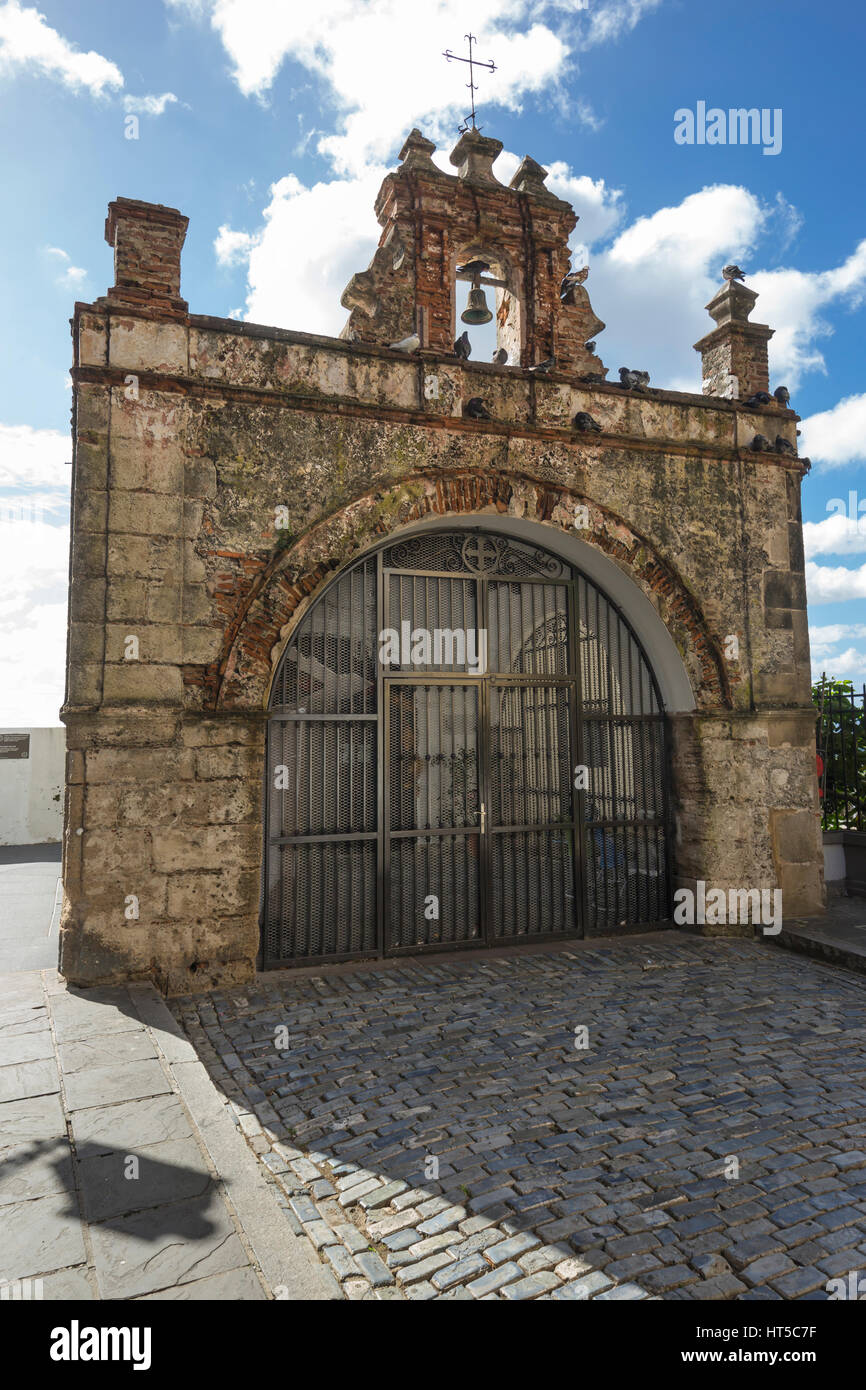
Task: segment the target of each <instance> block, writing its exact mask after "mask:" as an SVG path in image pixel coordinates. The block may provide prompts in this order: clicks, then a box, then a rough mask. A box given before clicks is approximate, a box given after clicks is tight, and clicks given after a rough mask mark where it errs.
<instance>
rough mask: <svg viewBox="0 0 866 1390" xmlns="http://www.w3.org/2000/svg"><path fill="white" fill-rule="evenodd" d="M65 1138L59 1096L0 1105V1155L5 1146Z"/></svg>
mask: <svg viewBox="0 0 866 1390" xmlns="http://www.w3.org/2000/svg"><path fill="white" fill-rule="evenodd" d="M65 1138H66V1119H65V1116H64V1114H63V1107H62V1105H61V1103H60V1096H59V1095H48V1096H35V1097H34V1098H32V1099H30V1100H10V1101H6V1103H5V1104H4V1105H0V1152H2V1150H3V1149H4V1148H6V1147H9V1148H15V1147H17V1146H18V1145H21V1144H45V1143H47V1142H49V1141H51V1140H53V1139H65Z"/></svg>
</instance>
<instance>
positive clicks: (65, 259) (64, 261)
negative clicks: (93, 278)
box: [45, 246, 87, 289]
mask: <svg viewBox="0 0 866 1390" xmlns="http://www.w3.org/2000/svg"><path fill="white" fill-rule="evenodd" d="M45 254H46V255H47V256H50V257H51V258H52V260H53V261H54V263H55V264H58V267H59V274H58V275H57V284H58V285H62V286H63V287H64V289H78V288H79V287H80V286H81V285H83V284H84V282H85V280H86V279H87V271H86V270H82V268H81V266H80V265H73V264H72V257H71V256H70V255H69V253H68V251H64V250H62V249H61V247H59V246H46V248H45Z"/></svg>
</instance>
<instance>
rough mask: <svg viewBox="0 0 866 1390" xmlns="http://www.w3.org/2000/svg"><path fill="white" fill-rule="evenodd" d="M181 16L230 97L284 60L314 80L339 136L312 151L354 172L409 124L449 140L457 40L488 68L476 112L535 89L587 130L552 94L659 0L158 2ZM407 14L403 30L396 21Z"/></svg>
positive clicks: (256, 88)
mask: <svg viewBox="0 0 866 1390" xmlns="http://www.w3.org/2000/svg"><path fill="white" fill-rule="evenodd" d="M167 3H168V4H169V5H170V6H171V7H172V8H174V9H175V10H176V11H181V12H185V13H186V14H187V15H188V16H190V17H195V18H202V17H203V16H205V15H207V16H208V17H209V19H210V23H211V25H212V27H213V28H214V29H215V30H216V31H217V33H218V34H219V36H220V39H221V42H222V44H223V47H224V49H225V51H226V53H227V55H228V57H229V59H230V61H231V64H232V76H233V78H234V80H235V82H236V83H237V85H238V87H239V89H240V90H241V92H243V93H244V94H245V95H247V96H255V97H258V98H259V99H265V98H266V97H267V94H268V92H269V91H270V88H271V87H272V85H273V83H274V80H275V78H276V76H277V74H278V73H279V71H280V69H281V67H282V66H283V64H284V63H285V62H286V61H287V60H289V59H291V60H293V61H295V62H297V63H300V64H302V65H303V66H304V67H305V68H306V69H307V71H308V72H310V73H311V74H313V76H314V77H316V78H318V79H319V80H320V81H321V82H323V83H324V84H325V87H326V91H327V93H328V95H329V97H330V100H331V103H332V104H333V106H334V107H335V108H336V110H337V112H338V121H339V128H338V130H337V131H336V132H334V133H331V134H328V135H324V134H323V135H321V136H320V138H319V141H318V150H319V152H320V153H321V154H323V155H325V156H326V157H327V158H328V159H329V160H330V161H331V163H332V164H333V167H334V169H335V171H336V172H337V173H341V174H348V175H352V176H358V175H359V174H361V172H362V171H363V170H364V169H365V168H366V166H367V165H369V164H374V163H375V164H379V163H382V162H383V161H385V160H386V159H388V157H389V156H390V155H391V154H392V153H393V151H394V148H395V144H397V145H399V143H400V141H401V139H402V137H403V135H404V134H405V133H406V131H408V130H409V128H410V127H411V126H412V125H422V126H423V127H424V128H425V130H427V131H428V132H429V133H430V135H431V136H432V137H433V138H434V139H452V140H456V135H455V127H456V125H457V123H458V122H459V121H460V120H461V119H462V118H463V117H464V116H465V115H466V112H467V110H468V102H467V100H466V98H467V95H468V94H467V92H466V87H465V81H466V73H465V69H464V65H463V64H459V63H452V64H451V65H450V69H449V65H448V64H447V63H446V61H445V59H444V58H443V56H442V55H443V53H444V52H445V50H446V49H451V50H453V51H454V52H455V54H459V55H461V56H462V54H463V53H464V51H465V48H464V44H463V37H462V36H463V35H464V34H465V33H466V32H467V30H469V29H471V31H472V33H473V34H474V35H476V36H477V39H478V43H477V46H476V49H475V53H476V56H477V57H478V58H479V59H480V60H481V61H482V62H484V61H488V60H490V59H492V60H493V61H494V62H495V63H496V71H495V72H488V71H484V70H482V71H481V72H480V73H478V74H477V77H476V80H477V82H478V84H479V94H478V98H477V99H478V101H479V102H480V103H481V105H482V107H484V108H486V109H489V108H490V106H491V105H498V106H503V107H505V108H507V109H508V110H511V111H519V110H521V109H522V106H521V103H522V101H523V99H524V98H525V97H526V96H528V95H532V94H534V93H537V92H540V91H541V90H543V89H553V97H554V99H555V100H557V101H558V104H559V105H560V106H561V107H563V109H565V110H567V112H568V114H569V116H570V118H571V120H572V122H581V123H583V124H586V125H588V126H589V127H590V128H592V129H595V128H597V127H598V125H599V121H598V120H597V118H596V117H595V116H594V114H593V112H592V110H591V108H590V107H589V105H588V103H587V102H586V100H585V99H584V98H582V97H581V96H580V94H579V93H570V94H569V96H568V98H566V97H565V96H564V94H563V93H562V92H560V91H558V83H559V81H560V79H561V78H562V77H563V76H564V75H565V74H566V72H571V71H572V69H571V65H570V59H571V55H572V54H573V53H574V52H576V51H578V50H579V49H580V48H587V47H590V46H592V45H593V44H598V43H604V42H608V41H611V40H613V39H616V38H617V37H618V36H619V35H620V34H621V33H623V32H625V31H628V30H631V29H633V28H634V26H635V25H636V24H637V23H638V21H639V20H640V19H641V17H642V16H643V15H644V14H646V13H648V12H649V11H650V10H652V9H655V8H656V7H657V6H658V5H659V4H660V3H661V0H425V3H424V4H416V5H413V6H412V7H411V9H407V6H406V3H405V0H319V4H318V5H316V6H303V5H298V4H285V3H284V2H283V0H167ZM410 17H411V24H409V23H408V22H407V21H408V19H409V18H410Z"/></svg>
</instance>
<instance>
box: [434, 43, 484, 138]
mask: <svg viewBox="0 0 866 1390" xmlns="http://www.w3.org/2000/svg"><path fill="white" fill-rule="evenodd" d="M463 37H464V39H468V40H469V57H468V58H461V57H460V55H459V54H458V53H452V52H451V49H450V48H447V49H446V50H445V52H444V53H443V54H442V57H443V58H447V59H448V61H449V63H450V62H451V59H452V58H453V59H454V61H455V62H456V63H468V64H469V81H468V82H467V83H466V86H467V87H468V88H469V92H470V95H471V100H472V112H471V114H470V115H469V116H467V117H466V119H465V121H464V122H463V124H462V125H459V126H458V127H457V129H458V130H459V132H460V134H461V135H465V134H466V132H467V130H468V129H469V122H470V121H471V122H472V129H473V130H480V129H481V127H480V126H477V125H476V124H475V93H476V91H477V90H478V88H477V87H476V86H475V82H474V77H475V72H474V69H475V68H487V70H488V72H495V71H496V64H495V63H481V62H479V61H478V59H477V58H473V56H472V45H473V44H474V43H475V35H474V34H464V35H463Z"/></svg>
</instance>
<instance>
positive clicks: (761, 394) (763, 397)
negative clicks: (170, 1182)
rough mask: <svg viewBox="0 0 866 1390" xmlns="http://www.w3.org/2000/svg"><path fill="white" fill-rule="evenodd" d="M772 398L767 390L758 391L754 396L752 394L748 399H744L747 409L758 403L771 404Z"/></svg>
mask: <svg viewBox="0 0 866 1390" xmlns="http://www.w3.org/2000/svg"><path fill="white" fill-rule="evenodd" d="M772 399H773V398H772V396H770V395H769V393H768V392H767V391H756V392H755V394H754V396H750V397H749V399H748V400H747V401H743V405H744V406H745V407H746V408H747V409H751V408H752V407H754V406H756V405H769V404H770V401H771V400H772Z"/></svg>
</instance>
